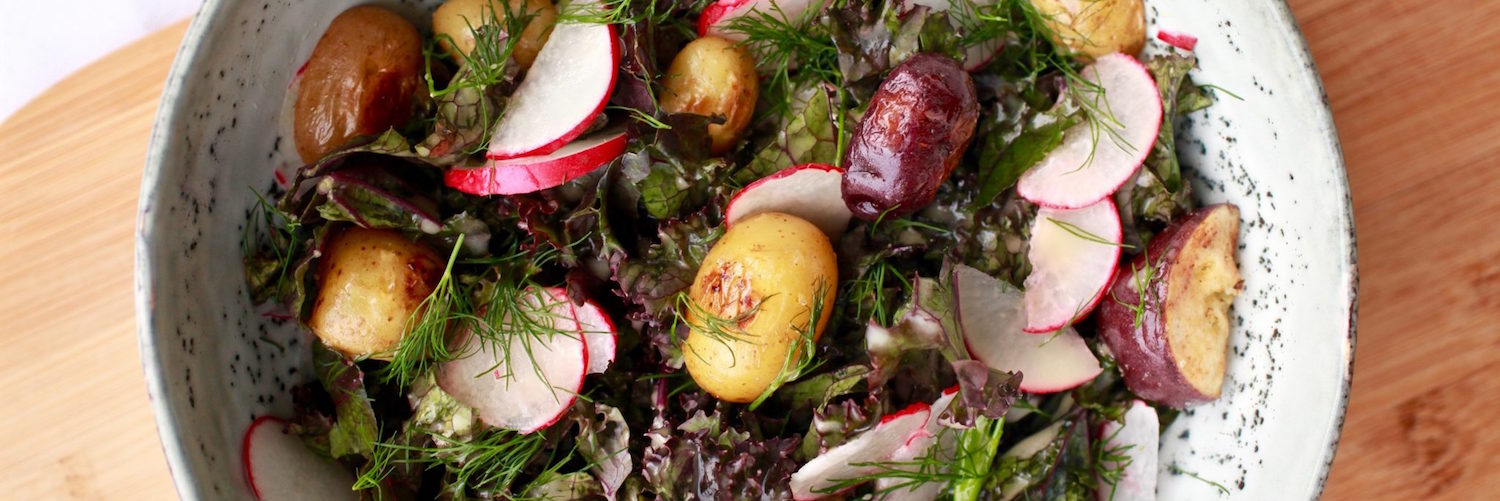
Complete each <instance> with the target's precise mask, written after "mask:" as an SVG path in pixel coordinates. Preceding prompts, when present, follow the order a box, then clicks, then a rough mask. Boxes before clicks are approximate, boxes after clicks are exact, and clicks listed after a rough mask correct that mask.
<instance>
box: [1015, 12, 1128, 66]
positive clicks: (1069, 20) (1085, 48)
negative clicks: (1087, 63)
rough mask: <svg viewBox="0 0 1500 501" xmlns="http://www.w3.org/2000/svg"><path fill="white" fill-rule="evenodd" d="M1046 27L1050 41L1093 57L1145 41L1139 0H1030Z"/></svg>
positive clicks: (1089, 57) (1125, 49)
mask: <svg viewBox="0 0 1500 501" xmlns="http://www.w3.org/2000/svg"><path fill="white" fill-rule="evenodd" d="M1031 3H1032V5H1035V6H1036V9H1037V12H1038V13H1040V14H1041V15H1042V19H1043V20H1044V22H1045V23H1046V24H1047V27H1048V28H1049V31H1051V33H1049V35H1050V36H1051V38H1052V43H1055V44H1058V45H1061V46H1063V47H1066V48H1067V49H1068V50H1070V51H1072V52H1074V53H1075V54H1077V55H1079V56H1081V57H1083V58H1084V59H1090V60H1091V59H1093V58H1096V57H1099V56H1102V55H1105V54H1112V53H1115V52H1123V53H1126V54H1130V55H1135V54H1138V53H1140V52H1141V48H1142V47H1144V46H1145V45H1146V6H1145V4H1144V2H1143V0H1031Z"/></svg>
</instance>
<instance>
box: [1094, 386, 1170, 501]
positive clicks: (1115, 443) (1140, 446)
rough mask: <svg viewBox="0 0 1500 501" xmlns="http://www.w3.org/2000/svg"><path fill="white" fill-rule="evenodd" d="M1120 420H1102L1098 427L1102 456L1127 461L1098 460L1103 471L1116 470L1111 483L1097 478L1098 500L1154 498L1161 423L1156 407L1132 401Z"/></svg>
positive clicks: (1129, 500) (1115, 500)
mask: <svg viewBox="0 0 1500 501" xmlns="http://www.w3.org/2000/svg"><path fill="white" fill-rule="evenodd" d="M1122 419H1123V420H1124V423H1120V422H1116V421H1105V422H1104V424H1103V425H1102V426H1100V427H1099V439H1100V440H1103V441H1104V452H1105V453H1104V456H1105V457H1120V456H1123V457H1126V458H1129V459H1128V461H1110V460H1104V461H1101V465H1100V466H1101V467H1102V468H1103V469H1104V470H1107V471H1108V470H1117V469H1118V470H1120V477H1119V480H1118V481H1116V482H1115V483H1114V484H1113V485H1111V484H1110V482H1108V481H1106V480H1105V479H1103V478H1100V479H1098V481H1099V490H1098V493H1099V499H1100V501H1153V500H1155V499H1156V474H1157V471H1156V468H1157V464H1158V463H1157V461H1158V459H1159V458H1158V457H1157V455H1158V453H1159V452H1158V449H1159V448H1160V446H1161V422H1160V418H1159V417H1158V416H1157V415H1156V409H1153V408H1151V406H1150V405H1147V404H1146V402H1143V401H1140V400H1136V401H1133V402H1131V403H1130V409H1127V410H1126V411H1125V415H1124V416H1123V418H1122Z"/></svg>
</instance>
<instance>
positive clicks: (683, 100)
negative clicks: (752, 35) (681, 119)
mask: <svg viewBox="0 0 1500 501" xmlns="http://www.w3.org/2000/svg"><path fill="white" fill-rule="evenodd" d="M759 92H760V84H759V83H758V80H757V76H756V74H755V58H754V57H752V56H751V55H750V53H749V52H748V51H746V50H745V48H744V47H740V46H739V45H736V44H735V43H734V42H731V41H729V40H725V39H723V38H719V37H716V36H706V37H703V38H699V39H697V40H693V41H692V42H689V43H688V44H687V45H686V46H684V47H683V48H682V51H681V52H678V53H677V56H676V57H674V58H672V65H671V67H669V68H667V73H666V74H665V76H664V77H663V78H662V96H661V107H662V109H664V110H667V111H668V112H672V113H693V114H697V115H705V116H722V117H724V123H722V124H712V125H709V126H708V135H709V137H710V138H711V139H712V141H713V152H714V154H722V153H724V152H727V151H729V150H730V149H731V148H733V147H734V142H735V140H737V139H739V136H740V133H741V132H744V130H745V127H747V126H749V125H750V116H751V115H752V114H754V113H755V99H756V97H757V95H758V94H759Z"/></svg>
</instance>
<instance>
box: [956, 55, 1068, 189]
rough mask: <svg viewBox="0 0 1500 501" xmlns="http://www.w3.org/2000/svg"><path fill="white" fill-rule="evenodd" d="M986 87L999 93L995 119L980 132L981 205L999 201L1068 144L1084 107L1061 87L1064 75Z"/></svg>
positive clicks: (988, 80) (991, 83)
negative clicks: (1068, 134)
mask: <svg viewBox="0 0 1500 501" xmlns="http://www.w3.org/2000/svg"><path fill="white" fill-rule="evenodd" d="M980 82H981V83H983V84H984V85H981V86H980V88H982V89H984V92H985V93H986V94H991V95H993V97H994V104H992V105H990V106H991V107H992V108H991V110H992V111H993V113H990V114H988V116H989V117H992V118H991V119H988V120H984V121H981V122H980V124H979V127H978V129H977V130H976V131H975V134H974V136H975V145H976V148H975V149H976V150H977V151H978V155H972V154H971V155H970V156H971V158H975V160H976V161H977V162H978V163H977V165H978V173H979V180H978V187H979V194H978V195H975V196H974V199H973V201H972V202H971V203H972V204H974V205H975V206H976V207H977V206H983V205H989V204H990V203H993V202H994V201H995V200H996V198H998V197H999V196H1000V194H1001V193H1002V192H1004V191H1005V190H1007V189H1010V188H1011V187H1012V186H1015V185H1016V181H1018V180H1020V179H1021V175H1022V174H1025V173H1026V171H1027V170H1028V169H1030V168H1031V167H1032V166H1034V165H1036V164H1037V162H1040V161H1041V160H1042V158H1043V157H1045V156H1047V153H1050V152H1052V150H1053V149H1055V148H1057V146H1058V145H1059V144H1062V140H1063V136H1064V132H1066V131H1067V130H1068V128H1070V127H1072V126H1073V125H1075V124H1077V123H1078V122H1079V117H1078V115H1077V111H1078V107H1077V106H1076V104H1075V103H1073V102H1072V101H1071V100H1069V99H1066V98H1065V94H1064V93H1062V92H1060V91H1059V90H1058V86H1059V85H1060V82H1059V77H1056V76H1042V77H1025V78H1020V79H1010V78H1005V79H995V78H982V79H981V80H980Z"/></svg>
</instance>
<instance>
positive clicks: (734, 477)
mask: <svg viewBox="0 0 1500 501" xmlns="http://www.w3.org/2000/svg"><path fill="white" fill-rule="evenodd" d="M647 438H648V440H649V441H650V445H649V446H648V447H647V448H646V453H645V458H644V460H643V464H642V472H643V473H644V475H645V478H646V483H647V488H648V489H649V490H650V491H652V492H653V493H655V494H656V496H657V497H658V498H660V499H663V500H667V501H674V500H688V499H790V498H791V492H790V491H789V490H788V483H789V482H790V481H791V476H792V473H793V472H795V471H797V462H796V461H795V460H793V459H792V452H793V451H794V450H796V448H797V444H798V442H799V440H798V439H797V438H795V437H791V438H765V439H761V438H756V437H754V436H752V435H751V434H750V433H749V432H747V431H744V430H740V429H736V428H734V427H731V426H729V425H727V424H725V423H724V418H723V416H722V415H721V414H720V413H719V412H718V411H714V412H713V413H705V412H704V411H702V410H699V411H697V412H695V413H694V414H692V416H691V417H689V418H688V419H686V420H685V421H683V422H682V423H680V424H676V425H673V424H671V423H670V422H667V421H665V420H662V419H658V423H657V426H656V427H655V428H653V429H652V430H651V431H650V432H648V433H647Z"/></svg>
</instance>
